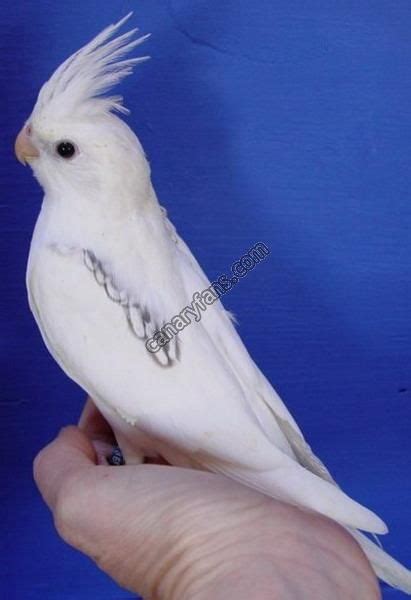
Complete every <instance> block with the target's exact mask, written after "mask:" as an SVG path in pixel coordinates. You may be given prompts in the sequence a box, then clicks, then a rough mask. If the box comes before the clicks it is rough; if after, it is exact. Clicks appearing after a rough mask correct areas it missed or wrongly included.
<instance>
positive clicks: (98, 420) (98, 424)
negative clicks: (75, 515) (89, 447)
mask: <svg viewBox="0 0 411 600" xmlns="http://www.w3.org/2000/svg"><path fill="white" fill-rule="evenodd" d="M78 426H79V428H80V429H81V430H82V431H84V433H85V434H86V435H88V437H89V438H91V439H93V440H104V441H106V442H108V443H110V444H112V443H114V441H115V438H114V434H113V431H112V429H111V427H110V425H109V424H108V423H107V421H106V420H105V418H104V417H103V415H102V414H101V412H100V411H99V410H98V409H97V407H96V405H95V404H94V402H93V400H92V399H91V398H90V397H89V398H87V401H86V403H85V405H84V408H83V411H82V413H81V415H80V419H79V422H78Z"/></svg>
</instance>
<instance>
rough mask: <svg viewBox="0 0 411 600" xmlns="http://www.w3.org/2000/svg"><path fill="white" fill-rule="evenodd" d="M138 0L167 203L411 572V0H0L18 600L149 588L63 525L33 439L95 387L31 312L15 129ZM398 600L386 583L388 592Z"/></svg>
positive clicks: (4, 409) (261, 357)
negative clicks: (74, 378) (261, 246)
mask: <svg viewBox="0 0 411 600" xmlns="http://www.w3.org/2000/svg"><path fill="white" fill-rule="evenodd" d="M130 9H134V10H135V16H134V17H133V25H134V24H138V25H139V27H140V28H141V30H142V32H143V33H146V32H152V33H153V37H152V38H151V40H150V41H149V42H148V43H146V45H145V48H144V52H149V53H150V54H151V55H152V57H153V59H152V60H151V61H150V62H149V63H146V64H144V65H142V66H140V67H139V68H138V69H137V71H136V73H135V76H134V77H133V78H129V79H128V80H127V82H125V83H124V84H123V85H122V91H123V92H124V94H125V96H126V105H127V106H129V107H130V108H131V109H132V114H131V116H130V117H128V118H127V120H128V122H129V123H130V124H131V126H132V127H133V128H134V129H135V131H136V132H137V133H138V135H139V137H140V139H141V141H142V143H143V146H144V147H145V149H146V151H147V154H148V156H149V159H150V161H151V165H152V170H153V179H154V184H155V186H156V189H157V192H158V195H159V198H160V199H161V202H162V203H163V204H164V205H165V206H167V208H168V209H169V213H170V216H171V219H172V220H173V221H174V222H175V224H176V225H177V228H178V230H179V232H180V234H181V235H182V236H183V237H184V238H185V239H186V240H187V242H188V243H189V245H190V246H191V248H192V250H193V251H194V253H195V254H196V255H197V257H198V258H199V260H200V262H201V263H202V264H203V266H204V268H205V270H206V272H207V273H208V275H209V276H210V278H212V279H213V278H215V277H217V276H218V275H220V274H221V273H223V272H228V269H229V267H230V265H231V263H232V262H233V261H234V260H236V259H238V258H239V257H240V256H241V255H242V254H244V252H245V251H246V250H247V249H248V248H249V247H250V246H252V245H253V244H255V243H256V242H258V241H263V242H265V243H266V244H267V245H268V246H269V247H270V249H271V254H270V257H269V258H268V259H267V260H266V261H265V262H264V263H262V264H261V265H259V266H258V267H256V268H255V269H254V270H253V271H252V272H251V273H250V274H249V275H248V276H247V277H246V278H245V279H244V280H242V281H241V282H240V284H239V285H238V286H236V287H235V289H234V290H233V291H232V292H231V293H229V294H227V295H226V296H225V299H224V301H225V304H226V306H227V307H228V308H229V309H231V310H233V311H234V312H235V313H236V315H237V317H238V320H239V326H240V331H241V335H242V336H243V339H244V340H245V342H246V344H247V346H248V348H249V349H250V351H251V353H252V355H253V357H254V358H255V359H256V361H257V363H258V364H259V365H260V367H261V368H262V369H263V371H264V372H265V373H266V374H267V375H268V376H269V378H270V379H271V381H272V382H273V383H274V385H275V386H276V388H277V389H278V391H279V392H280V394H281V395H282V397H283V398H284V399H285V401H286V403H287V405H288V406H289V408H290V409H291V411H292V413H293V414H294V416H295V417H296V419H297V421H298V422H299V423H300V425H301V426H302V428H303V430H304V432H305V433H306V436H307V438H308V440H309V441H310V443H311V444H312V446H313V447H314V449H315V450H316V451H317V453H318V454H319V455H320V456H321V457H322V458H323V459H324V461H325V462H326V463H327V464H328V466H329V467H330V468H331V470H332V472H333V473H334V474H335V476H336V478H337V480H338V481H339V482H340V483H341V485H342V486H343V487H344V489H345V490H346V491H347V492H348V493H350V494H351V495H352V496H354V497H355V498H356V499H358V500H360V501H362V502H363V503H364V504H366V505H367V506H369V507H370V508H372V509H373V510H375V511H376V512H377V513H379V514H380V515H381V516H382V517H383V518H384V519H385V520H386V521H387V523H388V524H389V526H390V528H391V533H390V535H389V536H388V537H386V538H385V539H384V540H383V541H384V546H385V548H386V549H387V550H388V551H390V552H391V553H392V554H394V555H395V556H396V557H398V558H399V559H401V560H402V561H403V562H405V563H407V564H408V565H411V548H410V545H409V531H410V525H411V515H410V511H409V506H410V503H411V481H410V476H409V475H410V458H411V437H410V400H411V364H410V359H411V318H410V317H411V307H410V300H411V266H410V252H411V237H410V230H411V203H410V183H411V174H410V169H409V155H410V148H411V136H410V133H411V131H410V129H411V118H410V106H411V97H410V95H411V69H410V64H411V40H410V30H411V5H410V3H409V1H408V0H397V1H396V2H395V3H392V2H387V1H375V0H374V1H372V2H371V1H368V0H367V1H362V2H360V3H359V2H357V1H356V2H345V1H338V2H334V1H330V0H328V1H326V2H325V1H322V2H315V1H314V2H310V3H308V2H303V1H300V2H289V1H288V0H277V1H275V2H273V0H259V1H258V2H255V1H254V2H249V1H246V0H224V1H223V2H222V1H221V0H203V1H199V0H169V1H166V0H156V1H155V2H153V0H138V1H124V2H122V1H119V2H101V1H99V2H97V1H92V0H82V1H81V2H71V3H70V2H51V1H50V0H37V1H36V2H29V1H27V2H25V1H23V0H16V1H15V2H14V3H11V2H7V3H6V2H2V7H1V14H0V17H1V18H0V23H1V25H0V29H1V31H0V44H1V61H0V78H1V86H2V98H1V102H2V105H1V110H0V121H1V122H0V126H1V129H0V130H1V138H0V144H1V157H2V160H1V174H0V175H1V196H0V219H1V220H0V226H1V231H0V246H1V249H0V261H1V264H0V270H1V272H0V279H1V282H2V293H1V295H0V303H1V331H2V335H1V340H0V343H1V347H0V352H1V375H2V390H1V399H0V423H1V425H0V427H1V430H2V431H1V451H0V457H1V460H0V462H1V482H2V484H1V491H0V494H1V507H0V509H1V514H2V529H3V531H2V539H1V542H2V544H4V548H2V551H1V562H0V571H1V574H2V578H1V586H2V591H0V594H1V595H2V596H3V597H7V598H9V599H14V598H18V599H20V598H25V599H28V598H29V599H32V598H33V599H37V598H38V599H44V598H50V599H63V598H64V599H76V600H82V599H89V598H91V597H96V598H101V599H103V598H110V599H114V598H117V599H122V598H131V597H132V595H131V594H129V593H128V592H125V591H123V590H120V589H119V588H118V587H117V586H116V585H115V584H114V583H112V582H111V581H110V580H109V579H108V578H107V577H106V576H105V575H104V574H103V573H101V572H99V571H98V569H97V568H96V567H95V566H94V565H93V564H92V562H91V561H90V560H89V559H87V558H85V557H83V556H82V555H80V554H78V553H77V552H75V551H74V550H72V549H71V548H69V547H68V546H66V545H65V544H64V543H63V542H62V541H60V540H59V538H58V537H57V535H56V534H55V532H54V529H53V524H52V520H51V518H50V515H49V513H48V511H47V509H46V508H45V506H44V505H43V504H42V502H41V500H40V497H39V495H38V493H37V491H36V489H35V487H34V484H33V482H32V476H31V463H32V460H33V457H34V455H35V454H36V452H37V451H38V450H39V449H40V448H41V447H42V446H43V445H44V444H45V443H46V442H48V441H49V440H50V439H51V438H52V437H53V436H54V435H55V434H56V433H57V431H58V429H59V428H60V427H61V426H62V425H64V424H67V423H72V422H75V421H76V419H77V417H78V414H79V412H80V410H81V406H82V402H83V396H84V394H83V393H82V391H81V390H79V389H78V388H77V387H76V386H75V385H74V384H73V383H72V382H70V381H69V380H68V379H67V378H66V377H65V375H64V374H63V373H62V372H60V370H59V368H58V367H57V366H56V365H55V364H54V362H53V360H52V359H51V358H50V356H49V355H48V353H47V351H46V349H45V347H44V346H43V343H42V341H41V338H40V335H39V333H38V331H37V329H36V326H35V324H34V321H33V319H32V317H31V315H30V313H29V309H28V306H27V301H26V291H25V283H24V277H25V265H26V258H27V253H28V248H29V242H30V237H31V232H32V229H33V225H34V223H35V219H36V216H37V214H38V211H39V207H40V201H41V191H40V189H39V188H38V186H37V185H36V183H35V181H34V180H33V178H32V175H31V172H30V170H29V169H26V170H24V169H23V168H22V167H21V166H20V165H19V164H18V163H17V162H16V161H15V159H14V157H13V153H12V144H13V140H14V136H15V134H16V133H17V131H18V130H19V128H20V126H21V125H22V124H23V122H24V120H25V118H26V117H27V116H28V115H29V113H30V112H31V109H32V107H33V104H34V101H35V98H36V94H37V92H38V89H39V87H40V86H41V85H42V83H43V82H44V81H45V80H46V79H47V78H48V77H49V76H50V74H51V73H52V71H53V70H54V69H55V67H56V66H57V65H58V64H59V63H60V62H61V61H62V60H63V59H64V58H66V57H67V56H68V55H69V54H71V53H72V52H73V51H75V50H76V49H77V48H78V47H79V46H80V45H82V44H84V43H85V42H87V41H88V40H89V38H90V37H91V36H92V35H94V34H96V33H97V32H98V31H99V30H100V29H101V28H103V27H104V26H106V25H107V24H108V23H110V22H113V21H114V20H117V18H119V17H120V16H123V15H124V14H125V13H126V12H128V10H130ZM400 597H402V594H400V593H399V592H396V591H394V590H389V589H388V588H384V598H388V599H390V598H400Z"/></svg>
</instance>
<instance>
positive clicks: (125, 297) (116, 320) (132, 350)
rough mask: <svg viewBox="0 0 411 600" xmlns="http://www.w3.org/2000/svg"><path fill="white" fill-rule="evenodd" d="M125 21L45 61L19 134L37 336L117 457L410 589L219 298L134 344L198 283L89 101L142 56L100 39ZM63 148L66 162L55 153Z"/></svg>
mask: <svg viewBox="0 0 411 600" xmlns="http://www.w3.org/2000/svg"><path fill="white" fill-rule="evenodd" d="M127 18H128V17H126V18H125V19H122V20H121V21H120V22H119V23H117V24H116V25H112V26H110V27H108V28H107V29H105V30H104V31H103V32H102V33H100V34H99V35H98V36H97V37H96V38H95V39H94V40H92V41H91V42H90V43H89V44H88V45H86V46H85V47H84V48H82V49H81V50H79V51H78V52H76V53H75V54H74V55H73V56H72V57H70V58H69V59H68V60H66V61H65V62H64V63H63V64H62V65H61V66H60V67H59V68H58V69H57V70H56V72H55V73H54V75H53V76H52V77H51V79H50V80H49V81H48V82H47V83H46V84H45V85H44V86H43V88H42V90H41V91H40V94H39V98H38V101H37V103H36V105H35V107H34V110H33V113H32V115H31V116H30V118H29V120H28V124H27V127H26V129H25V130H24V136H25V137H24V140H25V142H24V143H25V144H26V146H28V145H29V146H30V148H31V150H30V152H31V154H30V153H29V152H28V151H26V152H25V153H24V148H23V149H22V148H21V147H20V149H19V148H17V152H18V153H20V156H21V157H23V158H27V160H29V159H30V156H31V157H32V158H31V159H30V162H31V164H32V168H33V170H34V173H35V175H36V177H37V178H38V180H39V181H40V183H41V185H42V186H43V188H44V191H45V197H44V202H43V205H42V209H41V212H40V216H39V219H38V222H37V224H36V228H35V232H34V235H33V240H32V246H31V250H30V257H29V263H28V270H27V284H28V291H29V299H30V306H31V309H32V311H33V314H34V316H35V318H36V321H37V323H38V325H39V328H40V330H41V332H42V335H43V338H44V341H45V343H46V345H47V347H48V349H49V350H50V352H51V354H52V355H53V356H54V358H55V359H56V361H57V362H58V363H59V364H60V366H61V367H62V369H63V370H64V371H65V372H66V373H67V374H68V375H69V376H70V377H71V378H72V379H74V380H75V381H76V382H77V383H78V384H79V385H80V386H82V387H83V388H84V389H85V390H86V391H87V392H88V393H89V394H90V395H91V396H92V398H93V399H94V400H95V402H96V404H97V406H98V408H99V409H100V411H101V412H102V413H103V414H104V415H105V417H106V418H107V420H108V421H109V422H110V423H111V425H112V427H113V429H114V432H115V434H116V437H117V438H118V441H119V444H120V446H121V448H122V450H123V453H124V455H125V458H126V461H127V462H128V463H133V462H139V461H141V459H142V457H143V456H145V455H146V456H147V455H148V456H155V455H162V456H163V457H164V458H166V459H167V460H168V461H169V462H171V463H172V464H176V465H185V466H191V467H194V468H200V469H208V470H211V471H215V472H219V473H223V474H225V475H227V476H228V477H231V478H233V479H236V480H237V481H240V482H242V483H244V484H245V485H248V486H251V487H253V488H255V489H257V490H260V491H261V492H263V493H265V494H267V495H269V496H272V497H275V498H279V499H282V500H285V501H287V502H290V503H293V504H296V505H299V506H302V507H306V508H310V509H312V510H314V511H318V512H319V513H322V514H324V515H326V516H328V517H330V518H332V519H334V520H336V521H338V522H339V523H341V524H342V525H344V526H345V527H347V528H349V529H350V530H351V531H352V533H353V535H355V537H356V539H358V541H359V542H360V544H361V545H362V546H363V548H364V550H365V551H366V553H367V554H368V556H369V557H370V559H371V561H372V563H373V565H374V568H375V569H376V572H377V574H378V575H379V576H381V577H382V578H383V579H385V580H386V581H388V582H389V583H391V584H392V585H396V586H398V587H401V588H402V589H404V590H405V591H407V592H409V593H411V575H410V572H409V571H408V570H407V569H405V568H404V567H402V566H401V565H400V564H399V563H397V562H396V561H394V559H392V558H390V557H389V556H388V555H386V554H385V553H384V552H383V551H382V550H381V549H379V548H378V547H377V546H376V545H375V544H373V543H372V542H370V541H368V540H367V539H366V538H364V537H362V536H361V534H359V533H358V532H356V531H353V530H356V529H362V530H365V531H369V532H373V533H385V532H386V526H385V524H384V523H383V522H382V521H381V519H380V518H379V517H378V516H377V515H375V514H374V513H372V512H371V511H370V510H368V509H367V508H365V507H363V506H361V505H360V504H358V503H357V502H355V501H354V500H352V499H351V498H349V497H348V496H347V495H346V494H344V492H343V491H342V490H341V489H340V488H339V487H338V486H337V485H336V484H335V482H334V481H333V479H332V477H331V475H330V474H329V472H328V471H327V469H326V468H325V467H324V465H323V464H322V463H321V462H320V460H319V459H318V458H316V457H315V456H314V455H313V453H312V451H311V449H310V447H309V446H308V444H307V443H306V442H305V440H304V438H303V436H302V433H301V431H300V430H299V428H298V426H297V424H296V423H295V421H294V419H293V418H292V416H291V415H290V413H289V412H288V410H287V408H286V407H285V405H284V404H283V402H282V401H281V399H280V398H279V396H278V395H277V394H276V392H275V391H274V390H273V388H272V387H271V385H270V384H269V382H268V381H267V380H266V378H265V377H264V376H263V375H262V373H261V372H260V371H259V369H258V368H257V367H256V365H255V364H254V362H253V361H252V359H251V358H250V356H249V355H248V353H247V351H246V349H245V347H244V345H243V344H242V342H241V340H240V338H239V336H238V334H237V332H236V330H235V328H234V326H233V324H232V321H231V319H230V316H229V314H228V313H227V312H226V311H225V310H224V308H223V307H222V305H221V304H220V303H219V302H217V303H215V304H214V305H213V306H212V307H210V308H209V309H208V310H207V312H205V313H204V314H203V316H202V320H201V321H200V322H199V323H197V324H194V325H191V326H190V327H187V328H186V329H184V331H182V332H181V333H180V334H179V336H178V339H177V338H176V339H175V340H173V341H172V342H171V343H170V345H168V346H166V347H165V348H164V349H163V350H161V351H160V352H159V353H158V354H156V355H152V354H150V353H149V352H148V351H147V349H146V347H145V340H147V339H148V338H149V337H150V336H151V335H152V334H153V333H154V332H155V331H157V330H158V329H159V328H160V327H161V326H162V325H164V323H166V322H167V321H169V319H170V318H171V317H172V316H173V315H175V314H178V313H179V311H180V310H181V309H182V307H184V306H186V305H187V304H188V303H190V301H191V299H192V296H193V293H194V292H196V291H201V290H203V289H205V288H206V287H208V286H209V285H210V284H209V282H208V280H207V277H206V276H205V275H204V273H203V271H202V270H201V268H200V266H199V265H198V263H197V262H196V260H195V259H194V257H193V255H192V254H191V252H190V250H189V249H188V247H187V246H186V245H185V244H184V242H183V241H182V240H181V239H180V238H179V237H178V236H177V235H176V234H175V233H174V230H173V228H172V226H170V223H169V222H168V221H167V217H166V216H165V214H164V211H162V210H161V208H160V206H159V204H158V202H157V199H156V195H155V192H154V190H153V188H152V185H151V181H150V170H149V166H148V163H147V161H146V159H145V157H144V152H143V150H142V148H141V146H140V144H139V142H138V140H137V138H136V136H135V135H134V134H133V132H132V131H131V130H130V129H129V128H128V127H127V126H126V125H125V124H124V123H123V122H122V121H121V120H120V119H119V118H118V117H117V116H116V115H115V114H113V111H123V112H124V110H125V109H124V107H123V105H122V101H121V98H120V97H118V96H112V97H104V96H101V94H103V93H104V92H106V91H108V90H109V89H110V88H111V87H113V86H114V85H115V84H116V83H118V82H119V81H120V80H121V79H122V78H123V77H124V76H126V75H128V74H129V73H130V72H131V70H132V67H133V66H134V65H135V64H137V63H138V62H141V61H142V60H144V59H145V58H146V57H143V58H131V59H130V58H124V57H125V55H126V54H127V53H128V52H129V51H130V50H132V49H133V48H135V47H136V46H137V45H138V44H140V43H141V42H142V41H144V40H145V39H146V37H147V36H144V37H141V38H138V39H134V34H135V31H136V30H132V31H130V32H127V33H125V34H123V35H120V36H118V37H113V36H114V34H115V33H116V32H117V30H118V29H119V27H120V26H121V25H122V24H123V23H124V22H125V20H126V19H127ZM19 137H20V136H19ZM21 139H22V138H20V140H19V142H18V144H20V146H21V144H22V141H21ZM62 142H64V143H65V144H66V149H67V143H69V144H70V148H71V149H73V155H72V156H70V157H67V156H66V157H62V156H60V155H59V144H61V143H62ZM33 157H35V158H33Z"/></svg>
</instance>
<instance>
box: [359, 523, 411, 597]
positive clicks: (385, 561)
mask: <svg viewBox="0 0 411 600" xmlns="http://www.w3.org/2000/svg"><path fill="white" fill-rule="evenodd" d="M348 531H349V532H350V533H351V535H353V536H354V538H355V539H356V540H357V542H358V543H359V544H360V546H361V548H362V549H363V550H364V552H365V554H366V555H367V557H368V560H369V561H370V563H371V564H372V566H373V569H374V571H375V573H376V575H377V576H378V577H379V578H380V579H382V581H385V582H386V583H388V584H389V585H391V586H392V587H394V588H398V589H399V590H401V591H403V592H405V593H406V594H410V595H411V571H410V570H409V569H407V568H406V567H404V566H403V565H402V564H401V563H399V562H398V561H397V560H395V558H393V557H392V556H390V555H389V554H387V552H384V550H383V549H382V548H380V547H379V546H377V545H376V544H374V542H372V541H371V540H370V539H368V538H367V537H366V536H365V535H363V534H362V533H360V532H359V531H354V530H352V529H349V530H348Z"/></svg>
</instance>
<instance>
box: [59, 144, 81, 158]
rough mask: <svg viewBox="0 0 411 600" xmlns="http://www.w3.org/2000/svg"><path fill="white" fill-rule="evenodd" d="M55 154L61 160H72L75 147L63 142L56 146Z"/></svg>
mask: <svg viewBox="0 0 411 600" xmlns="http://www.w3.org/2000/svg"><path fill="white" fill-rule="evenodd" d="M56 152H57V154H58V155H59V156H61V157H62V158H72V157H73V156H74V155H75V153H76V147H75V145H74V144H73V143H72V142H69V141H67V140H64V141H63V142H59V143H58V144H57V146H56Z"/></svg>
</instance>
